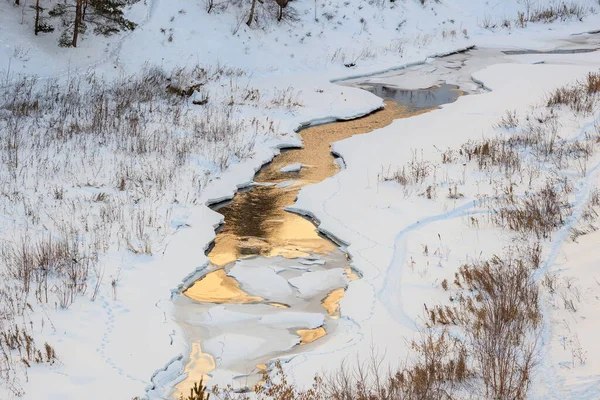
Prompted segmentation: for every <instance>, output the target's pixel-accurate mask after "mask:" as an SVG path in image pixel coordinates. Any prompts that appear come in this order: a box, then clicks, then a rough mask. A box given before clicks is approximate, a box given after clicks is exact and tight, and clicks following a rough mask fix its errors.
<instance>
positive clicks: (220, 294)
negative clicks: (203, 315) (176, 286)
mask: <svg viewBox="0 0 600 400" xmlns="http://www.w3.org/2000/svg"><path fill="white" fill-rule="evenodd" d="M184 294H185V295H186V296H188V297H190V298H192V299H194V300H197V301H201V302H203V303H229V304H249V303H250V304H251V303H260V302H261V301H263V298H261V297H258V296H250V295H248V294H247V293H246V292H244V291H243V290H242V289H240V284H239V283H238V281H236V280H235V279H234V278H232V277H230V276H227V273H226V272H225V270H223V269H218V270H216V271H213V272H210V273H208V274H206V275H204V277H202V278H201V279H200V280H197V281H196V282H194V284H193V285H192V286H191V287H190V288H189V289H187V290H186V291H185V292H184Z"/></svg>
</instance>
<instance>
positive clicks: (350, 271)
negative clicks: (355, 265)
mask: <svg viewBox="0 0 600 400" xmlns="http://www.w3.org/2000/svg"><path fill="white" fill-rule="evenodd" d="M344 273H345V274H346V277H347V278H348V279H349V280H351V281H355V280H357V279H360V276H358V274H357V273H356V272H354V270H353V269H352V268H350V267H346V268H344Z"/></svg>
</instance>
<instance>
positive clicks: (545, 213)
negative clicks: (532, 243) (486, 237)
mask: <svg viewBox="0 0 600 400" xmlns="http://www.w3.org/2000/svg"><path fill="white" fill-rule="evenodd" d="M570 212H571V205H570V204H569V202H568V199H567V196H566V193H565V191H562V190H558V189H557V187H556V185H553V184H552V183H551V182H549V181H548V182H546V185H545V186H544V187H543V188H542V189H541V190H540V191H538V192H535V193H533V194H530V195H526V196H524V197H520V198H517V197H515V196H505V197H501V198H496V199H494V200H492V205H491V212H490V219H491V221H492V223H494V224H495V225H497V226H500V227H503V228H505V229H509V230H512V231H516V232H521V233H533V234H535V235H536V237H537V238H548V237H550V234H551V233H552V232H553V231H554V230H556V229H557V228H559V227H561V226H562V225H563V224H564V221H565V219H566V217H567V216H568V215H570Z"/></svg>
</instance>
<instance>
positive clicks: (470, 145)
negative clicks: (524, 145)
mask: <svg viewBox="0 0 600 400" xmlns="http://www.w3.org/2000/svg"><path fill="white" fill-rule="evenodd" d="M460 154H462V155H463V156H464V157H465V159H466V161H469V162H470V161H475V162H477V166H478V168H479V170H480V171H488V172H490V171H491V170H492V169H494V168H498V169H499V170H500V171H502V172H504V173H505V174H506V175H512V174H513V173H515V172H518V171H520V170H521V157H520V154H519V152H518V151H517V149H515V147H514V146H511V145H510V143H508V142H507V141H505V140H503V139H501V138H490V139H482V140H480V141H469V142H467V143H465V144H463V145H462V147H461V149H460Z"/></svg>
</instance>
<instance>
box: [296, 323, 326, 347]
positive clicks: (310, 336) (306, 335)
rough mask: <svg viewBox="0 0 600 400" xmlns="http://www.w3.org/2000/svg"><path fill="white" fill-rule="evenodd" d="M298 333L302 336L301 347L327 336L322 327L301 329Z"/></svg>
mask: <svg viewBox="0 0 600 400" xmlns="http://www.w3.org/2000/svg"><path fill="white" fill-rule="evenodd" d="M296 333H297V334H298V336H300V345H303V344H309V343H312V342H314V341H315V340H317V339H320V338H322V337H323V336H325V335H326V334H327V332H326V331H325V328H323V327H322V326H320V327H318V328H315V329H299V330H297V331H296Z"/></svg>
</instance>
